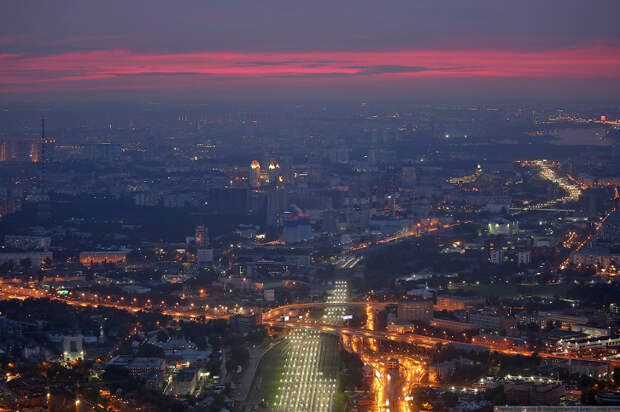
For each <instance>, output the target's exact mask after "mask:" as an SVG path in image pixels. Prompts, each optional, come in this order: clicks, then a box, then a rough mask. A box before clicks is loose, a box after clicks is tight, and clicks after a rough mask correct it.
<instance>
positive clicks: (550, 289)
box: [448, 283, 571, 297]
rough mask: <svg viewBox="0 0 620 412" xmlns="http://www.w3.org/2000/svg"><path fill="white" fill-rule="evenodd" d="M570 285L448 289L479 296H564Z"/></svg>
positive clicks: (506, 284) (487, 286)
mask: <svg viewBox="0 0 620 412" xmlns="http://www.w3.org/2000/svg"><path fill="white" fill-rule="evenodd" d="M570 286H571V285H569V284H568V283H558V284H535V283H528V284H524V283H523V284H519V283H494V284H480V285H466V286H458V287H449V288H448V289H449V290H451V291H456V290H463V291H466V292H473V293H474V294H476V295H479V296H497V297H517V296H537V297H544V296H560V297H564V296H566V292H567V291H568V289H569V288H570Z"/></svg>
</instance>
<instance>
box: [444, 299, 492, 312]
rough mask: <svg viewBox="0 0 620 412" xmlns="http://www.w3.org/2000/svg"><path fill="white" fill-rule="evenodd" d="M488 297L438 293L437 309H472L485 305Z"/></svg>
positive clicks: (449, 310)
mask: <svg viewBox="0 0 620 412" xmlns="http://www.w3.org/2000/svg"><path fill="white" fill-rule="evenodd" d="M485 302H486V299H485V298H484V297H482V296H456V295H437V303H436V304H435V310H437V311H442V310H446V311H448V312H451V311H456V310H464V309H471V308H475V307H477V306H481V305H484V304H485Z"/></svg>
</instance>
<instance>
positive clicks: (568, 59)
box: [0, 47, 620, 92]
mask: <svg viewBox="0 0 620 412" xmlns="http://www.w3.org/2000/svg"><path fill="white" fill-rule="evenodd" d="M424 76H425V77H447V78H468V77H469V78H485V77H486V78H490V77H495V78H498V77H507V78H543V79H544V78H549V79H551V78H564V79H567V78H578V79H601V78H606V79H617V78H618V77H620V53H619V50H618V49H617V48H613V47H591V48H580V49H559V50H552V51H545V52H519V51H505V50H403V51H398V52H341V53H336V52H324V53H323V52H313V53H221V52H215V53H209V52H205V53H177V54H136V53H133V52H131V51H129V50H108V51H89V52H71V53H64V54H56V55H49V56H25V55H8V54H5V55H2V54H0V87H1V88H2V89H3V90H4V91H6V92H10V91H12V92H28V91H43V90H91V89H134V88H141V87H145V88H146V87H148V88H170V87H185V86H189V85H191V86H192V87H196V86H200V85H208V84H209V82H221V81H227V80H251V81H256V82H258V81H264V80H265V79H283V80H285V81H286V80H287V79H314V80H313V81H320V79H322V78H336V79H338V78H340V79H347V78H353V77H355V78H357V79H360V78H369V79H373V78H374V79H376V78H397V79H402V80H405V81H406V79H407V78H411V77H424ZM343 81H344V80H343Z"/></svg>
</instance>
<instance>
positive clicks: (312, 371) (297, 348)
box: [274, 281, 349, 412]
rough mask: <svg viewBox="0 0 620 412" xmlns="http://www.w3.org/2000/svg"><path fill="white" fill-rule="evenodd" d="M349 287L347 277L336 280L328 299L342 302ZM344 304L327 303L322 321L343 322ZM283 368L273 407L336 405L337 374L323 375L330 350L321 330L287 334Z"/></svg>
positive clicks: (279, 409) (279, 410)
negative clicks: (340, 305)
mask: <svg viewBox="0 0 620 412" xmlns="http://www.w3.org/2000/svg"><path fill="white" fill-rule="evenodd" d="M348 294H349V290H348V285H347V282H346V281H337V282H336V285H335V287H334V290H333V291H332V292H331V293H330V295H329V296H328V298H327V302H328V303H344V302H346V300H347V298H348ZM345 313H346V308H344V307H339V306H328V307H327V308H326V309H325V313H324V315H323V320H324V322H325V323H329V324H337V323H339V322H342V317H343V316H344V315H345ZM287 341H288V342H287V343H288V345H287V352H286V356H285V361H284V372H283V373H282V376H281V378H280V384H279V387H278V392H277V394H276V398H275V402H274V411H276V412H285V411H300V412H304V411H307V412H314V411H318V412H322V411H324V412H331V411H333V410H334V407H335V399H336V378H333V377H328V376H325V375H324V373H323V369H324V367H325V366H328V365H326V363H327V362H326V358H327V356H326V352H327V351H328V350H329V348H328V345H326V344H325V342H324V338H323V336H322V334H321V332H320V331H317V330H311V329H309V330H298V331H294V332H292V333H290V334H289V335H288V336H287Z"/></svg>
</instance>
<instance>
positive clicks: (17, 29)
mask: <svg viewBox="0 0 620 412" xmlns="http://www.w3.org/2000/svg"><path fill="white" fill-rule="evenodd" d="M619 18H620V1H617V0H588V1H583V0H537V1H529V0H520V1H507V0H506V1H503V0H470V1H462V0H432V1H420V0H409V1H387V0H386V1H378V0H374V1H366V0H357V1H334V0H332V1H316V0H313V1H306V2H297V1H234V0H227V1H205V0H202V1H160V0H149V1H127V0H125V1H117V0H106V1H98V2H94V1H83V0H81V1H4V2H2V4H1V5H0V100H6V101H9V100H36V99H54V100H59V101H63V100H81V99H88V100H98V99H124V100H128V99H129V100H131V99H133V100H139V99H145V98H157V99H176V100H183V99H186V98H187V99H195V98H221V99H254V100H260V99H276V98H285V99H304V98H312V99H317V98H318V99H322V98H325V99H330V98H346V97H351V98H355V99H357V98H388V99H389V98H408V99H429V98H432V99H439V100H441V99H453V98H460V99H469V98H471V99H473V100H476V99H479V100H485V99H486V100H493V99H536V100H545V99H550V100H553V99H571V100H580V99H584V100H607V101H613V100H614V99H616V98H617V96H618V92H620V81H619V79H620V25H619V24H618V21H619Z"/></svg>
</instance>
